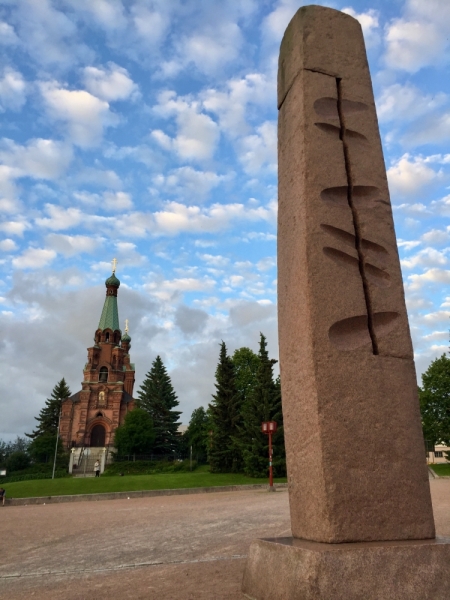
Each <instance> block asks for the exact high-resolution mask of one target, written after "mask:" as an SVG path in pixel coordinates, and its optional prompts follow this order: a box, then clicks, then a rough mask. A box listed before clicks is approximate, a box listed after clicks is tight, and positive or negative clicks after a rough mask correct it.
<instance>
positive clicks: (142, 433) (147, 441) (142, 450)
mask: <svg viewBox="0 0 450 600" xmlns="http://www.w3.org/2000/svg"><path fill="white" fill-rule="evenodd" d="M154 443H155V431H154V428H153V421H152V418H151V416H150V415H149V413H148V412H147V411H146V410H144V409H142V408H135V409H134V410H131V411H130V412H129V413H128V414H127V415H126V416H125V420H124V423H123V425H121V426H120V427H118V428H117V429H116V433H115V436H114V445H115V446H116V448H117V450H118V453H119V454H150V453H151V452H152V451H153V446H154Z"/></svg>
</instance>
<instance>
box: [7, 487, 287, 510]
mask: <svg viewBox="0 0 450 600" xmlns="http://www.w3.org/2000/svg"><path fill="white" fill-rule="evenodd" d="M287 486H288V484H287V483H276V484H274V488H275V489H284V488H287ZM268 488H269V486H268V485H267V484H264V483H263V484H261V483H255V484H246V485H223V486H217V487H213V486H211V487H200V488H179V489H173V490H142V491H140V492H109V493H105V494H74V495H72V496H69V495H68V496H39V497H36V498H6V502H5V504H7V505H9V506H27V505H30V504H60V503H62V502H85V501H94V500H129V499H131V498H153V497H155V496H184V495H187V494H209V493H215V492H243V491H245V490H264V489H266V490H267V489H268Z"/></svg>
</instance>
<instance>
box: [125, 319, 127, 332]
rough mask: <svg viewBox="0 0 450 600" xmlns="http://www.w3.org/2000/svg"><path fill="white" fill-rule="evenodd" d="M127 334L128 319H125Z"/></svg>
mask: <svg viewBox="0 0 450 600" xmlns="http://www.w3.org/2000/svg"><path fill="white" fill-rule="evenodd" d="M125 333H128V319H125Z"/></svg>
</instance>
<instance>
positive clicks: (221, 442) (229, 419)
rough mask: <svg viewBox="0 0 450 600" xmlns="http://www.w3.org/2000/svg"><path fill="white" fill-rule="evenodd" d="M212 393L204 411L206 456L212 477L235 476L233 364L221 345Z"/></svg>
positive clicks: (238, 460)
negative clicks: (207, 440)
mask: <svg viewBox="0 0 450 600" xmlns="http://www.w3.org/2000/svg"><path fill="white" fill-rule="evenodd" d="M215 386H216V393H215V394H213V401H212V402H211V404H210V405H209V407H208V413H209V416H210V422H211V439H210V446H209V452H208V459H209V465H210V469H211V472H212V473H229V472H237V471H239V469H240V463H241V456H240V452H239V448H238V446H237V445H236V442H235V438H236V436H237V434H238V429H237V428H238V425H239V419H240V410H239V399H240V397H239V394H238V391H237V389H236V381H235V372H234V365H233V361H232V360H231V358H230V357H229V356H228V354H227V347H226V345H225V342H222V343H221V346H220V358H219V364H218V365H217V369H216V384H215Z"/></svg>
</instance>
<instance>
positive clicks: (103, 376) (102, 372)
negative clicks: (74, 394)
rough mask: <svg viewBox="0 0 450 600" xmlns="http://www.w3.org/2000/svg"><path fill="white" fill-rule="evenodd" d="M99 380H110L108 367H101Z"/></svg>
mask: <svg viewBox="0 0 450 600" xmlns="http://www.w3.org/2000/svg"><path fill="white" fill-rule="evenodd" d="M98 380H99V381H108V369H107V367H102V368H101V369H100V373H99V377H98Z"/></svg>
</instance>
